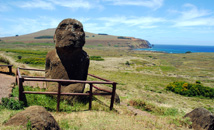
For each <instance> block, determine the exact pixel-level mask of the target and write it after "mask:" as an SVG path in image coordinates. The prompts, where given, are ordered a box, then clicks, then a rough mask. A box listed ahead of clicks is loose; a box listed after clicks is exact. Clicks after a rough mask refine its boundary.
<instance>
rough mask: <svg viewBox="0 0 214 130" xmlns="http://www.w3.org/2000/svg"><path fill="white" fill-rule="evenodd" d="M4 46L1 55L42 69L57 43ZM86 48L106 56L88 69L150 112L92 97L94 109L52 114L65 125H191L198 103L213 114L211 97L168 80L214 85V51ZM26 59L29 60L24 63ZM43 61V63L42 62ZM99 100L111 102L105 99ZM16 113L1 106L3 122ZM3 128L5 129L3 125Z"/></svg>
mask: <svg viewBox="0 0 214 130" xmlns="http://www.w3.org/2000/svg"><path fill="white" fill-rule="evenodd" d="M0 45H1V48H0V53H1V54H2V55H5V56H7V57H10V58H11V59H12V60H13V61H14V62H18V63H21V64H22V65H23V66H25V65H26V66H27V67H34V68H43V69H44V67H45V56H46V54H47V53H48V51H50V50H51V49H54V44H50V43H38V44H37V43H33V44H32V43H28V44H25V43H0ZM83 49H84V50H85V51H86V52H87V53H88V55H89V56H95V57H96V56H98V57H100V58H102V59H104V60H100V61H99V60H90V66H89V73H90V74H94V75H97V76H99V77H103V78H105V79H109V80H111V81H115V82H117V83H118V84H117V93H118V95H119V96H120V100H121V102H122V103H124V104H126V105H128V106H133V107H134V108H136V109H139V110H142V111H143V112H145V111H146V113H147V112H148V115H139V114H138V115H136V114H134V113H133V112H132V111H130V110H129V109H128V108H127V106H124V105H120V104H115V106H114V108H115V110H114V111H108V110H107V109H104V108H103V109H99V108H100V107H101V108H102V107H103V106H102V104H100V103H98V102H97V101H94V104H93V105H94V106H92V111H88V110H87V109H86V110H85V111H83V110H79V111H75V112H60V113H56V112H51V113H52V114H53V116H54V118H55V119H56V120H57V121H58V123H59V124H60V126H61V127H62V128H64V129H142V128H143V129H188V127H187V124H189V122H188V121H186V120H184V119H183V118H182V117H183V116H184V115H185V114H186V113H187V112H190V111H191V110H193V109H195V108H197V107H204V108H206V109H208V110H210V111H211V112H214V102H213V101H214V100H213V99H210V98H202V97H200V96H195V97H187V96H183V95H179V94H175V93H173V92H170V91H167V90H166V89H165V88H166V86H167V85H168V84H169V83H172V82H175V81H185V82H189V83H195V82H196V81H200V82H201V84H203V85H204V86H207V87H210V88H214V67H213V66H214V62H213V61H214V53H188V54H166V53H158V52H144V51H134V50H123V49H120V48H118V47H114V46H112V47H109V48H100V47H93V48H91V47H87V46H86V47H85V48H83ZM20 57H21V58H20ZM23 59H24V60H23ZM28 59H30V60H29V61H31V62H28V63H26V62H25V61H27V60H28ZM40 60H43V61H44V62H39V61H40ZM14 62H10V63H14ZM15 66H16V67H19V66H17V65H15ZM88 80H91V79H90V78H88ZM96 98H97V99H99V100H101V101H102V102H104V103H105V104H107V105H108V104H109V100H107V99H104V98H102V97H96ZM84 107H85V106H84ZM86 108H87V107H86ZM17 112H18V111H15V110H8V109H4V108H2V109H0V114H1V115H3V117H2V118H1V119H0V123H3V122H4V121H5V120H7V119H8V118H9V117H10V115H12V114H13V113H17ZM1 128H2V129H3V128H5V127H4V126H3V125H1V124H0V129H1ZM5 129H6V128H5Z"/></svg>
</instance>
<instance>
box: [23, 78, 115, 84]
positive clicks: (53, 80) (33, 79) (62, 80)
mask: <svg viewBox="0 0 214 130" xmlns="http://www.w3.org/2000/svg"><path fill="white" fill-rule="evenodd" d="M24 81H45V82H65V83H88V84H90V83H92V84H113V83H114V82H103V81H85V80H66V79H43V78H24Z"/></svg>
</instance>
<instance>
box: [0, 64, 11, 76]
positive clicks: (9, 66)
mask: <svg viewBox="0 0 214 130" xmlns="http://www.w3.org/2000/svg"><path fill="white" fill-rule="evenodd" d="M5 66H6V67H8V69H9V74H12V67H13V65H0V67H5Z"/></svg>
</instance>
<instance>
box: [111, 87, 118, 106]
mask: <svg viewBox="0 0 214 130" xmlns="http://www.w3.org/2000/svg"><path fill="white" fill-rule="evenodd" d="M116 84H117V83H113V89H112V95H111V105H110V110H112V109H113V105H114V97H115V91H116Z"/></svg>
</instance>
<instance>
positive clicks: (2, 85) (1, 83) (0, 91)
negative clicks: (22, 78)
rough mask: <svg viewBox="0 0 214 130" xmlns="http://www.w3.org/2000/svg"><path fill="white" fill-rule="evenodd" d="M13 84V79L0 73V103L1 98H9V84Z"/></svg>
mask: <svg viewBox="0 0 214 130" xmlns="http://www.w3.org/2000/svg"><path fill="white" fill-rule="evenodd" d="M13 82H15V77H14V76H11V75H6V74H2V73H0V102H1V99H2V98H3V97H9V93H10V91H9V89H10V86H11V84H12V83H13Z"/></svg>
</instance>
